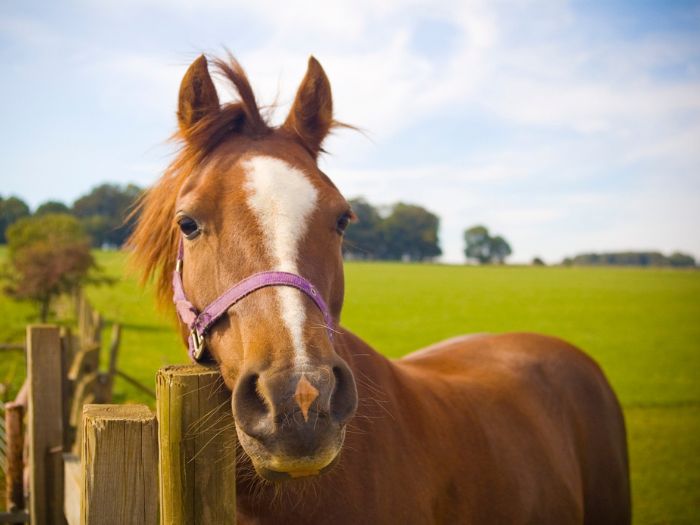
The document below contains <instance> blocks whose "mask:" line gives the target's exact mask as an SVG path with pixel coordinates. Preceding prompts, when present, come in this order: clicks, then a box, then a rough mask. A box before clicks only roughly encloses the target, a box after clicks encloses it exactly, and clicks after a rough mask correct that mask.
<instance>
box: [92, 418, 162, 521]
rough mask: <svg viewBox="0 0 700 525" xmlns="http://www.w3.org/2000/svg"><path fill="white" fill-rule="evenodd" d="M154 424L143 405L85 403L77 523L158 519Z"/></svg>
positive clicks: (155, 431) (156, 458) (156, 451)
mask: <svg viewBox="0 0 700 525" xmlns="http://www.w3.org/2000/svg"><path fill="white" fill-rule="evenodd" d="M156 426H157V424H156V419H155V416H154V414H153V413H152V412H151V411H150V410H149V408H148V407H147V406H145V405H85V407H84V408H83V439H82V443H83V445H82V458H81V460H82V466H83V467H82V468H83V480H82V497H81V510H80V523H81V525H109V524H113V523H119V524H125V525H130V524H134V525H137V524H138V525H155V524H156V523H158V479H157V478H158V466H157V463H158V449H157V442H156V439H157V438H156V433H157V430H156Z"/></svg>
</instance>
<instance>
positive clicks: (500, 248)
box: [490, 235, 513, 264]
mask: <svg viewBox="0 0 700 525" xmlns="http://www.w3.org/2000/svg"><path fill="white" fill-rule="evenodd" d="M490 249H491V260H492V261H495V262H497V263H498V264H503V263H504V261H505V260H506V257H508V256H509V255H510V254H511V253H513V251H512V250H511V248H510V244H508V242H507V241H506V240H505V239H504V238H503V237H501V236H500V235H497V236H496V237H492V238H491V242H490Z"/></svg>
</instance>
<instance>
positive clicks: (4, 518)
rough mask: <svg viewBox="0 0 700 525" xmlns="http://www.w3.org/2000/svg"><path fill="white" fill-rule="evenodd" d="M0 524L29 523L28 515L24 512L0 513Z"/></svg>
mask: <svg viewBox="0 0 700 525" xmlns="http://www.w3.org/2000/svg"><path fill="white" fill-rule="evenodd" d="M0 523H29V514H27V512H26V511H24V510H21V511H19V512H0Z"/></svg>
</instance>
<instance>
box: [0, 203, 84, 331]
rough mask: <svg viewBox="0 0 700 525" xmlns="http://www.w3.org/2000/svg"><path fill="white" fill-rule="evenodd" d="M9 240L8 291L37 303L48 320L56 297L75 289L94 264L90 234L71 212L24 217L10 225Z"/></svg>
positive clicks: (40, 314) (41, 314)
mask: <svg viewBox="0 0 700 525" xmlns="http://www.w3.org/2000/svg"><path fill="white" fill-rule="evenodd" d="M7 240H8V248H9V249H8V254H9V259H10V264H11V266H12V269H13V270H14V271H13V273H12V274H10V276H9V280H10V284H9V285H8V286H7V287H6V292H7V293H8V294H10V295H11V296H13V297H15V298H17V299H23V300H30V301H33V302H35V303H36V304H37V305H38V307H39V317H40V318H41V321H42V322H46V319H47V317H48V315H49V311H50V305H51V301H52V300H53V298H55V297H57V296H58V295H60V294H62V293H66V292H72V291H74V290H75V289H76V288H78V287H79V286H80V285H81V284H82V283H83V282H85V280H86V279H87V277H88V272H89V271H90V269H91V268H94V267H95V261H94V259H93V258H92V255H91V253H90V240H89V237H88V236H87V235H86V234H85V231H84V230H83V228H82V226H81V225H80V223H79V222H78V220H77V219H76V218H75V217H73V216H71V215H66V214H47V215H41V216H39V217H27V218H24V219H21V220H19V221H17V222H16V223H15V224H13V225H12V226H11V227H10V228H8V230H7Z"/></svg>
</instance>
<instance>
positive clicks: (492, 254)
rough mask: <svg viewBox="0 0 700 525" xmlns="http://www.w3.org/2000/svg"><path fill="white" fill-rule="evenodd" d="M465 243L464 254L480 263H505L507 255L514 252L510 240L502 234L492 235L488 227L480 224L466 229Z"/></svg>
mask: <svg viewBox="0 0 700 525" xmlns="http://www.w3.org/2000/svg"><path fill="white" fill-rule="evenodd" d="M464 244H465V247H464V255H466V257H467V259H472V260H476V261H477V262H478V263H479V264H486V263H491V262H497V263H498V264H503V263H504V262H505V260H506V257H508V256H509V255H510V254H511V253H513V251H512V249H511V247H510V244H508V241H506V240H505V239H504V238H503V237H502V236H500V235H496V236H495V237H492V236H491V234H490V233H489V230H488V228H486V227H485V226H482V225H480V224H479V225H476V226H472V227H471V228H469V229H467V230H465V231H464Z"/></svg>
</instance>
